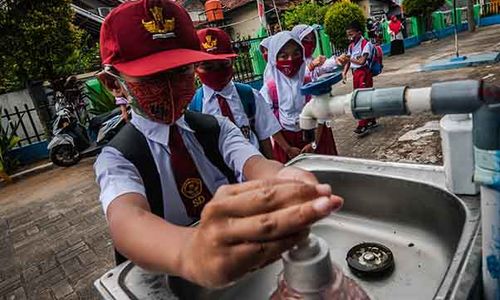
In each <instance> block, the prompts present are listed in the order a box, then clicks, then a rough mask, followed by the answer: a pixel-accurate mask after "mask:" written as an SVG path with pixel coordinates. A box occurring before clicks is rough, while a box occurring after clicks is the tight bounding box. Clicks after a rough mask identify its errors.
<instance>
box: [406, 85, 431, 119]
mask: <svg viewBox="0 0 500 300" xmlns="http://www.w3.org/2000/svg"><path fill="white" fill-rule="evenodd" d="M405 103H406V108H407V109H408V111H409V112H410V113H411V114H417V113H422V112H427V111H431V88H430V87H426V88H419V89H406V93H405Z"/></svg>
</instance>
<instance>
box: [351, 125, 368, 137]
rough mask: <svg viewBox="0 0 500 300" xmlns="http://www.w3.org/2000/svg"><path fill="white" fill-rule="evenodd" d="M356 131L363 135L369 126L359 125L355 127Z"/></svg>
mask: <svg viewBox="0 0 500 300" xmlns="http://www.w3.org/2000/svg"><path fill="white" fill-rule="evenodd" d="M354 133H355V134H357V135H358V136H363V135H365V134H367V133H368V127H367V126H358V127H356V129H354Z"/></svg>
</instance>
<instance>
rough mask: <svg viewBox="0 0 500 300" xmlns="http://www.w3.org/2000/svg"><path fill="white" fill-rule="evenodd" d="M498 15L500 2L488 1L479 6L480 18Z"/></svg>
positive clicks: (497, 0)
mask: <svg viewBox="0 0 500 300" xmlns="http://www.w3.org/2000/svg"><path fill="white" fill-rule="evenodd" d="M499 13H500V1H499V0H495V1H490V2H488V3H484V4H483V5H482V6H481V16H484V17H486V16H491V15H495V14H499Z"/></svg>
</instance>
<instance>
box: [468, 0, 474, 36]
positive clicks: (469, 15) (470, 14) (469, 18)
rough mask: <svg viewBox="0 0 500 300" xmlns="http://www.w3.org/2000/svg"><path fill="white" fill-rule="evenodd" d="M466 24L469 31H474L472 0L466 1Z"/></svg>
mask: <svg viewBox="0 0 500 300" xmlns="http://www.w3.org/2000/svg"><path fill="white" fill-rule="evenodd" d="M467 23H469V31H470V32H474V31H476V20H475V19H474V0H467Z"/></svg>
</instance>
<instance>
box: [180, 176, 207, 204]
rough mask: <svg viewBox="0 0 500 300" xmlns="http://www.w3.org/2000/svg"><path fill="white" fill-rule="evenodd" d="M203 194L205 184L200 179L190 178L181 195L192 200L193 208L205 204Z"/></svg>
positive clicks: (183, 186)
mask: <svg viewBox="0 0 500 300" xmlns="http://www.w3.org/2000/svg"><path fill="white" fill-rule="evenodd" d="M202 192H203V183H202V181H201V179H200V178H188V179H186V181H184V183H183V184H182V188H181V193H182V195H183V196H184V197H186V198H188V199H190V200H191V201H192V203H193V207H198V206H200V205H202V204H204V203H205V201H206V199H205V197H204V196H203V195H201V193H202Z"/></svg>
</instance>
